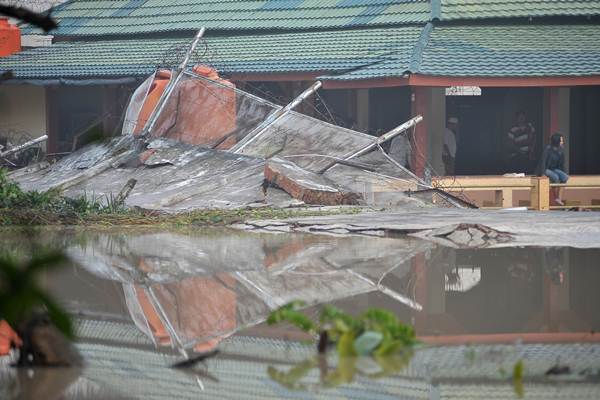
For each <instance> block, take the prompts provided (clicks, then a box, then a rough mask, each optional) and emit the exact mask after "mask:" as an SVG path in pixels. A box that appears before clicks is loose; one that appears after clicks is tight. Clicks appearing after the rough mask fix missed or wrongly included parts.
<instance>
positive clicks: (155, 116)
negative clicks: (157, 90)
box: [140, 27, 206, 137]
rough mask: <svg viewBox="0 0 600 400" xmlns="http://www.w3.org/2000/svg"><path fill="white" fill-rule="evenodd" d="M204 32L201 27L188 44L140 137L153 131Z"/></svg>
mask: <svg viewBox="0 0 600 400" xmlns="http://www.w3.org/2000/svg"><path fill="white" fill-rule="evenodd" d="M205 31H206V29H205V28H204V27H203V28H200V30H199V31H198V32H197V33H196V36H195V37H194V40H193V41H192V43H191V44H190V47H189V49H188V51H187V53H186V54H185V58H184V59H183V61H182V62H181V64H179V67H178V68H177V70H176V71H175V73H174V74H173V75H172V76H171V80H170V81H169V83H168V84H167V87H166V88H165V90H164V92H163V93H162V95H161V96H160V99H159V100H158V103H157V104H156V107H154V110H152V114H150V117H149V118H148V122H147V123H146V126H145V127H144V130H143V131H142V133H141V135H140V137H146V136H148V134H150V132H152V129H154V125H156V122H157V121H158V117H159V116H160V114H161V113H162V111H163V109H164V108H165V106H166V105H167V100H169V97H171V94H172V93H173V90H174V89H175V86H176V85H177V83H179V80H180V79H181V77H182V76H183V72H184V70H185V68H186V67H187V65H188V63H189V62H190V59H191V58H192V54H193V53H194V50H196V47H197V46H198V43H199V42H200V39H201V38H202V36H204V32H205Z"/></svg>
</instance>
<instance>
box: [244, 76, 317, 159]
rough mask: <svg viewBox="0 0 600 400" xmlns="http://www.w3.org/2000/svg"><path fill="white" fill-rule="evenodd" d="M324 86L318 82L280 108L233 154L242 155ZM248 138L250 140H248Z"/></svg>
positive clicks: (255, 129)
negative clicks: (243, 151) (242, 152)
mask: <svg viewBox="0 0 600 400" xmlns="http://www.w3.org/2000/svg"><path fill="white" fill-rule="evenodd" d="M321 86H322V83H321V81H316V82H315V83H314V84H313V85H312V86H311V87H309V88H308V89H306V90H305V91H304V92H302V93H300V94H299V95H298V97H296V98H295V99H294V100H292V102H291V103H289V104H288V105H287V106H285V107H283V108H280V109H279V110H277V111H275V112H274V113H273V114H271V115H269V117H268V118H267V119H266V120H264V121H263V123H262V124H260V125H259V126H257V127H256V128H254V130H252V131H251V132H250V133H249V134H247V135H246V137H245V138H244V139H242V141H241V142H240V143H239V144H238V146H237V147H236V148H234V149H233V150H232V152H233V153H240V152H241V151H242V150H243V149H244V148H245V147H246V146H248V145H249V144H250V143H252V142H253V141H254V140H256V139H257V138H258V137H259V136H261V135H262V134H263V133H265V131H266V130H267V129H268V128H269V127H270V126H271V125H273V124H274V123H275V122H277V121H279V120H280V119H281V118H283V117H284V116H285V115H286V114H288V113H289V112H290V111H292V110H293V109H294V108H295V107H296V106H298V104H300V103H302V102H303V101H304V100H305V99H306V98H307V97H308V96H310V95H311V94H313V93H314V92H316V91H317V90H319V88H320V87H321ZM246 138H248V139H246Z"/></svg>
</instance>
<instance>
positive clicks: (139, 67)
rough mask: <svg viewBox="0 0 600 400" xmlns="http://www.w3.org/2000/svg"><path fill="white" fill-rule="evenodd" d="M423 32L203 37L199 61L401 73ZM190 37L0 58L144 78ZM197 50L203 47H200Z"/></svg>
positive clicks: (17, 70) (42, 73) (49, 70)
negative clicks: (203, 45)
mask: <svg viewBox="0 0 600 400" xmlns="http://www.w3.org/2000/svg"><path fill="white" fill-rule="evenodd" d="M420 33H421V28H420V27H416V26H408V27H397V28H371V29H362V30H340V31H326V32H299V33H293V34H287V33H286V34H268V35H245V36H229V37H226V36H224V37H208V38H206V45H207V47H206V49H207V50H206V53H205V54H204V55H203V56H201V57H200V58H199V59H197V60H196V61H200V62H203V63H208V64H211V65H213V66H214V67H215V68H217V69H218V70H219V71H220V72H221V73H225V74H231V73H289V72H327V73H329V74H334V75H337V74H345V73H348V72H350V71H352V70H357V69H360V68H362V67H367V66H368V68H364V69H362V70H360V71H361V72H356V73H355V74H354V75H353V78H352V79H365V78H376V77H381V76H392V75H401V74H402V73H403V72H404V71H406V70H407V69H408V64H409V61H410V57H411V52H412V49H413V47H414V44H415V42H416V41H417V40H418V39H419V35H420ZM190 41H191V39H185V40H184V39H134V40H109V41H95V42H59V43H56V44H54V45H52V46H50V47H40V48H34V49H29V50H26V51H23V52H21V53H17V54H15V55H13V56H10V57H6V58H0V70H12V71H13V73H14V74H15V76H16V78H19V79H55V78H75V79H81V78H89V77H130V76H144V75H147V74H148V73H150V72H152V71H153V70H154V68H155V67H156V66H157V65H162V64H164V61H165V59H169V60H170V62H171V64H172V65H175V64H176V63H177V62H179V60H180V59H181V58H182V57H177V56H174V54H175V55H176V54H179V55H181V54H182V51H181V49H182V48H185V47H187V44H188V43H189V42H190ZM199 47H200V49H202V46H199Z"/></svg>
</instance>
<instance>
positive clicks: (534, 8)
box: [432, 0, 600, 21]
mask: <svg viewBox="0 0 600 400" xmlns="http://www.w3.org/2000/svg"><path fill="white" fill-rule="evenodd" d="M437 1H438V2H439V1H441V18H440V19H441V20H442V21H450V20H459V19H482V18H519V17H525V18H526V17H551V16H591V15H600V1H598V0H437ZM434 2H435V0H434V1H433V2H432V3H434Z"/></svg>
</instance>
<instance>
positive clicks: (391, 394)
mask: <svg viewBox="0 0 600 400" xmlns="http://www.w3.org/2000/svg"><path fill="white" fill-rule="evenodd" d="M89 323H90V324H94V323H96V322H94V321H89ZM91 326H92V325H90V327H91ZM109 326H114V327H115V329H118V332H124V331H125V330H127V329H129V330H130V332H131V334H132V335H134V336H135V335H136V330H135V327H133V325H129V326H128V327H129V328H126V325H123V326H116V325H105V329H108V327H109ZM93 332H94V329H91V330H90V333H92V334H93ZM105 333H107V332H105ZM115 333H117V332H115ZM78 348H79V349H80V351H81V352H82V354H83V355H84V357H85V358H86V359H87V360H88V367H87V368H86V369H85V370H84V371H83V378H85V380H87V381H90V382H94V383H95V384H97V385H99V386H100V387H102V386H110V387H112V388H117V389H118V391H119V392H120V393H123V394H125V393H126V394H127V396H128V397H132V398H140V399H141V398H144V399H161V398H182V399H186V398H190V399H191V398H194V399H195V398H220V399H221V398H232V399H233V398H246V399H251V398H257V399H258V398H260V399H279V398H284V397H285V398H287V397H298V396H299V397H300V398H305V397H307V396H308V398H315V399H320V398H327V399H331V398H334V399H348V398H377V399H397V398H403V399H405V398H408V399H420V398H423V399H429V398H430V395H431V393H434V392H436V393H438V394H439V395H440V397H441V398H447V399H465V398H481V397H482V396H484V394H490V395H491V394H492V393H493V394H494V396H492V397H493V398H513V397H514V392H513V388H512V386H511V384H510V380H508V379H507V378H506V377H503V376H501V374H500V372H499V371H500V369H501V368H504V370H506V371H508V372H507V373H508V374H509V375H510V371H511V370H512V366H513V365H514V363H515V362H517V361H518V360H523V362H524V364H525V374H526V378H527V379H529V378H534V379H536V380H535V382H528V381H527V379H526V380H525V393H526V397H527V398H540V399H541V398H589V399H592V398H597V397H598V395H599V393H600V387H599V386H598V385H594V384H591V383H586V382H573V381H571V382H568V383H567V382H563V383H561V385H560V386H557V385H555V384H552V383H548V382H543V381H542V380H540V379H543V375H544V372H545V371H546V370H547V369H548V368H549V367H551V366H552V365H554V364H555V362H556V361H557V359H560V362H561V364H565V365H569V366H570V367H571V369H572V370H573V371H574V372H576V373H578V372H580V371H582V370H584V369H586V368H588V369H590V370H591V371H595V370H597V369H598V368H599V367H600V360H598V359H597V357H596V354H597V353H598V351H600V345H598V344H559V345H555V344H552V345H529V344H528V345H515V346H508V345H483V346H472V347H467V346H456V347H450V346H448V347H434V348H425V349H420V350H417V351H416V352H415V355H414V357H413V359H412V361H411V363H410V365H409V367H408V368H407V369H406V370H404V371H402V372H401V373H400V374H399V375H397V376H394V377H388V378H383V379H380V380H377V381H376V384H374V381H372V380H370V379H366V378H362V377H360V378H358V379H356V380H355V381H354V382H353V383H351V384H347V385H343V386H340V387H337V388H335V389H319V390H318V391H317V392H316V393H312V392H311V393H307V392H290V391H288V390H287V389H285V388H283V387H281V386H280V385H279V384H277V383H275V382H273V381H272V380H270V378H269V377H268V374H267V372H266V370H267V367H268V366H270V365H272V366H275V367H276V368H278V369H279V370H282V371H283V370H287V369H288V368H289V366H290V365H293V364H295V363H297V362H299V361H301V360H304V359H306V358H308V357H310V356H312V355H313V354H314V348H313V347H312V346H308V345H302V344H300V343H297V342H288V341H283V340H277V339H266V338H256V337H243V336H234V337H230V338H228V339H227V340H225V341H223V342H222V343H221V345H220V350H221V355H220V356H218V357H216V358H214V359H210V360H209V361H208V362H207V363H206V364H207V366H206V367H202V368H200V369H201V370H205V371H206V372H208V373H209V374H210V375H212V376H214V377H215V378H217V379H218V380H219V382H218V383H217V382H213V381H212V380H210V379H207V378H202V377H201V378H200V381H201V383H202V385H203V386H204V390H202V389H201V388H200V386H199V385H198V383H197V382H196V380H195V379H196V378H195V377H193V376H191V375H188V374H186V373H183V372H180V371H177V370H174V369H170V368H166V367H167V366H168V365H170V364H171V363H173V362H175V361H176V360H178V359H179V357H178V356H177V355H176V354H175V353H159V352H155V351H153V350H152V349H151V347H149V348H143V347H138V348H132V347H129V346H127V345H126V346H124V347H123V346H115V345H106V344H92V343H87V340H84V341H83V343H80V344H78ZM318 381H319V374H318V371H317V370H313V371H311V372H310V373H309V374H308V375H307V376H306V378H305V379H304V380H303V382H306V383H307V384H308V385H309V386H310V385H315V384H317V383H318ZM430 382H431V383H430Z"/></svg>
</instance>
